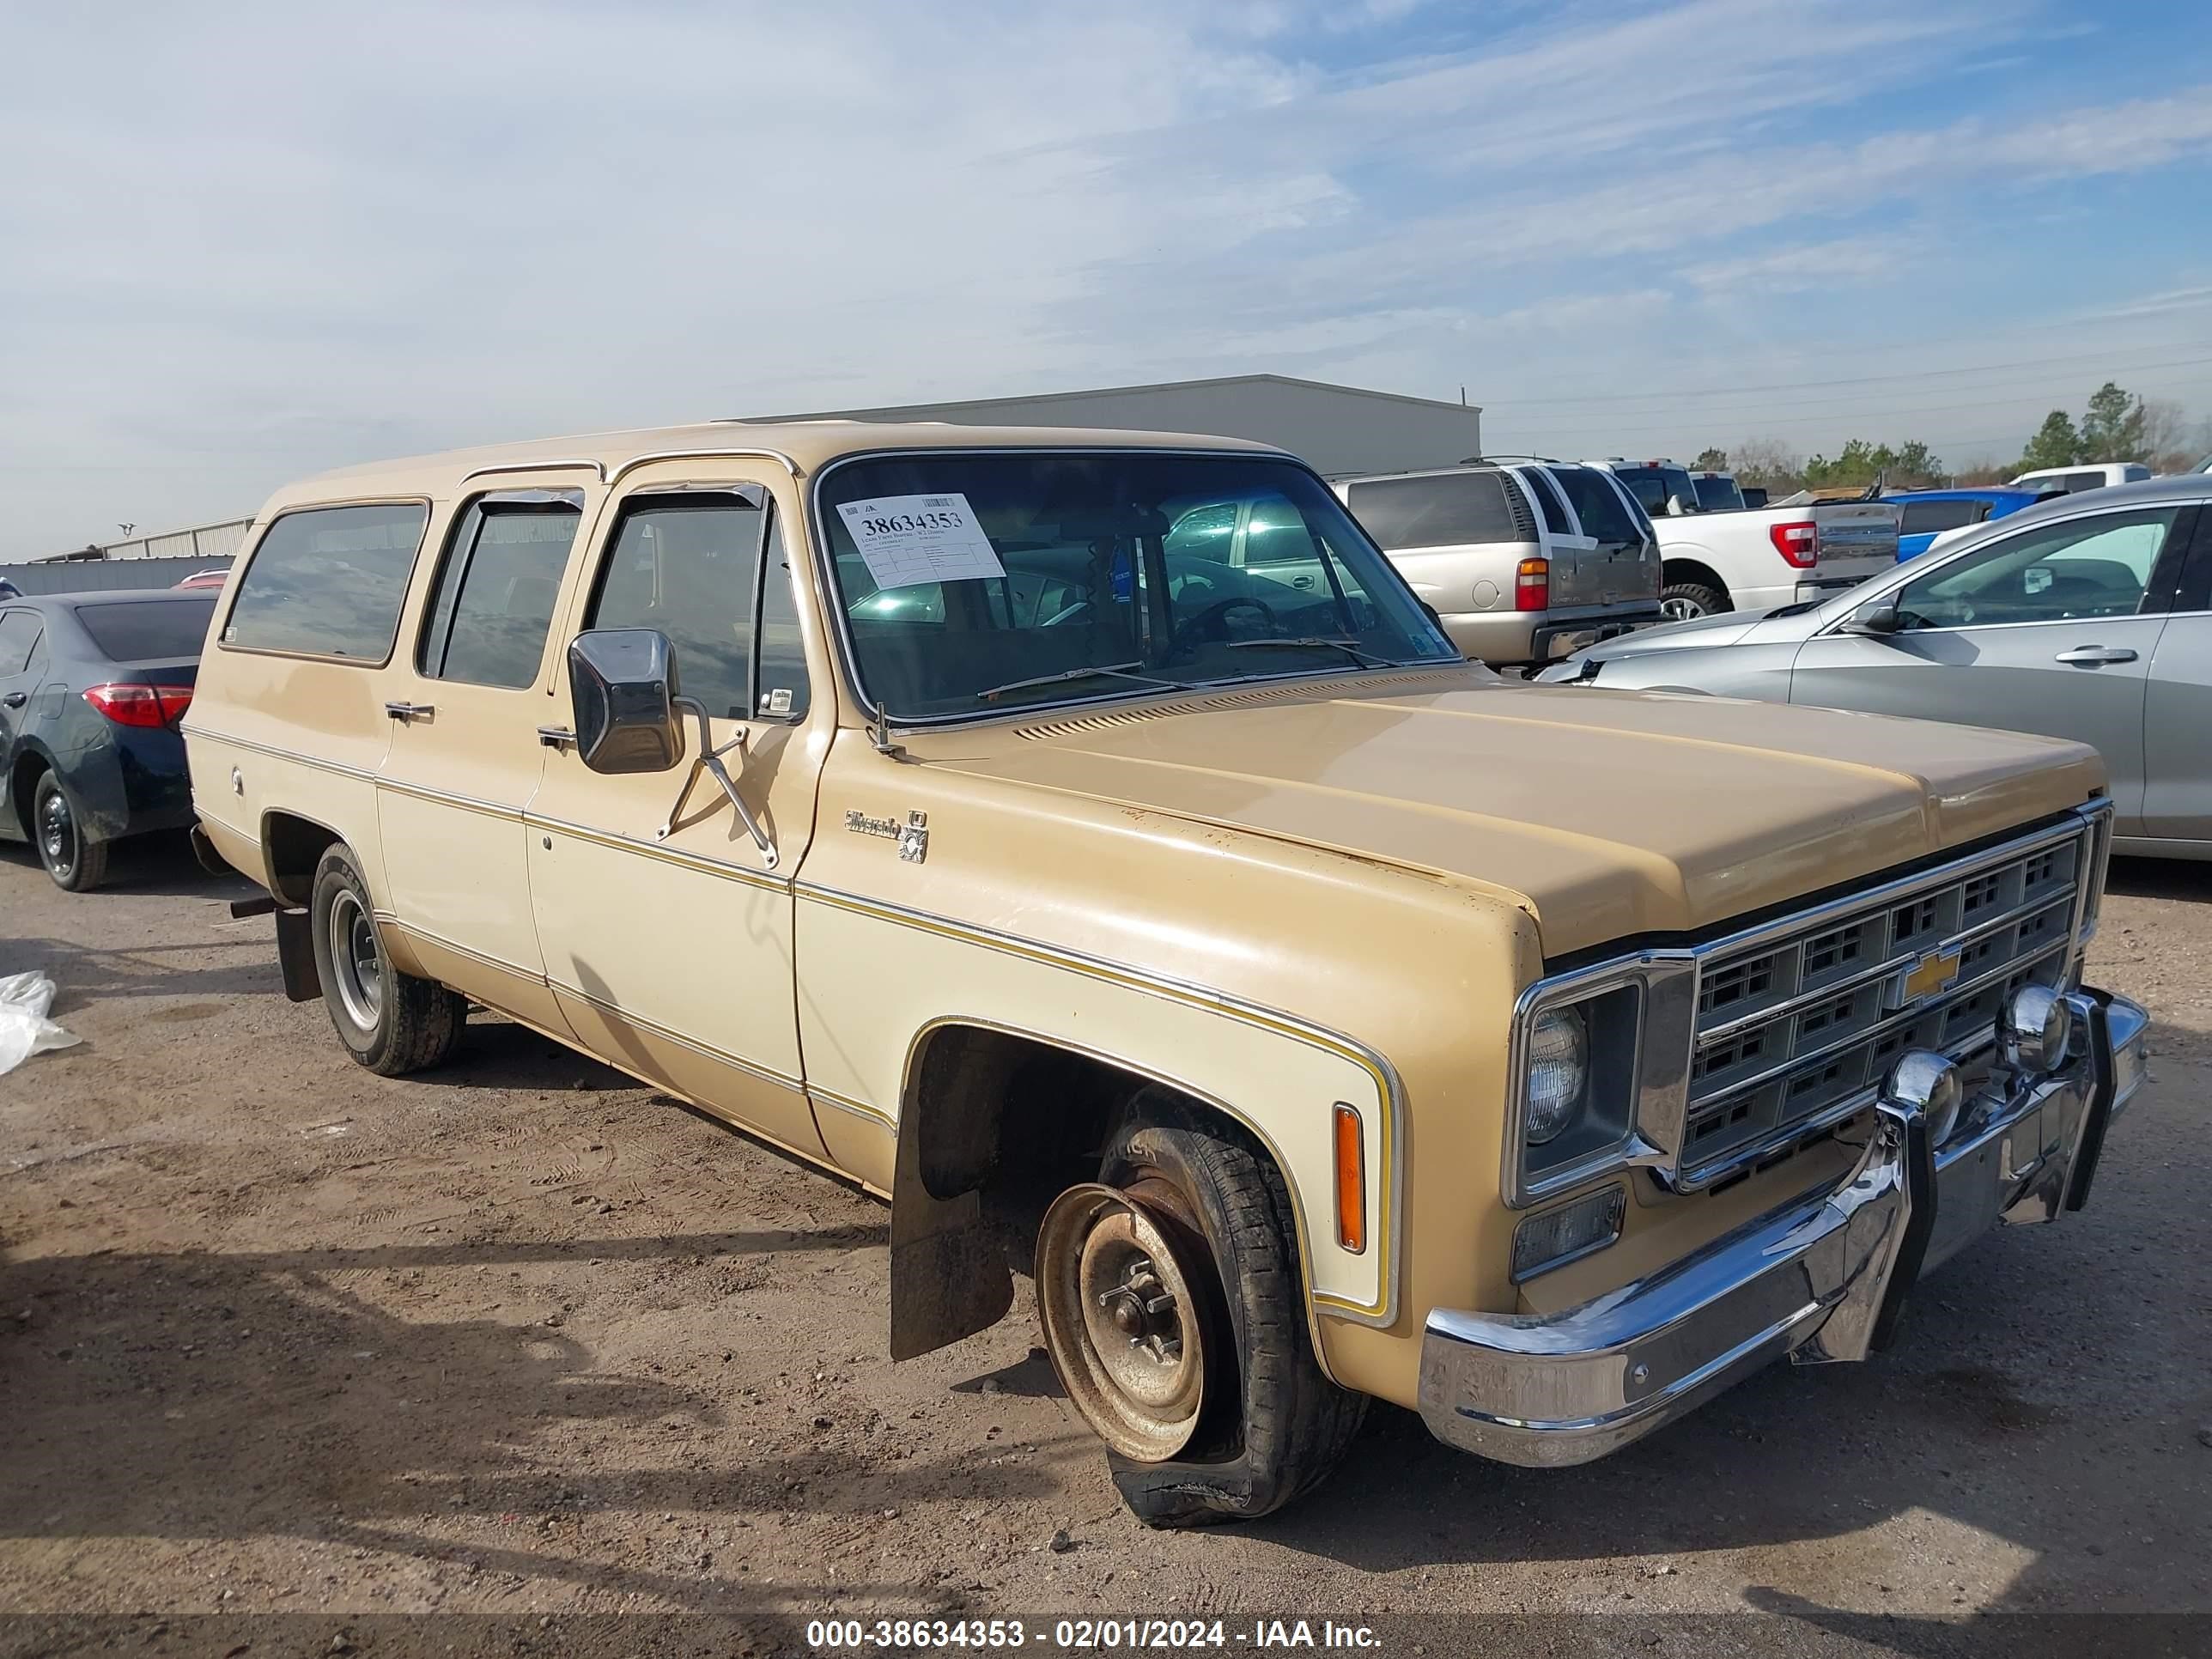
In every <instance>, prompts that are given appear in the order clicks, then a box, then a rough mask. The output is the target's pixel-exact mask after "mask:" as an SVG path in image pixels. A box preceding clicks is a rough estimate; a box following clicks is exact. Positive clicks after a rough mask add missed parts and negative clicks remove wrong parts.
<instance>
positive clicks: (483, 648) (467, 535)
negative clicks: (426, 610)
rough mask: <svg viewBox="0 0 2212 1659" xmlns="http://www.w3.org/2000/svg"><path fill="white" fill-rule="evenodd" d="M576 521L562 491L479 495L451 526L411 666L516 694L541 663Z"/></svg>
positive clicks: (574, 505) (576, 500)
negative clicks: (427, 614)
mask: <svg viewBox="0 0 2212 1659" xmlns="http://www.w3.org/2000/svg"><path fill="white" fill-rule="evenodd" d="M582 518H583V509H582V497H581V496H580V495H571V494H568V493H567V492H561V493H557V494H556V493H550V492H544V493H541V492H531V493H529V494H526V495H513V496H484V497H483V498H481V499H479V500H477V501H472V502H471V503H470V505H469V508H468V511H466V512H465V513H462V514H461V516H460V519H459V521H458V522H457V523H456V524H455V526H454V527H453V536H452V538H451V539H450V540H449V541H448V542H447V546H446V556H445V560H444V562H443V563H442V564H441V566H440V568H439V571H438V592H437V596H436V598H435V599H434V600H433V601H432V602H431V605H430V617H429V620H428V623H425V624H424V626H423V629H422V646H421V647H420V649H419V650H418V652H417V653H416V665H417V666H418V667H419V668H421V670H422V673H423V675H424V677H425V678H429V679H434V680H465V681H467V682H469V683H470V684H472V685H496V686H503V687H506V688H507V689H508V690H519V689H520V688H521V687H523V686H526V685H528V684H532V682H533V681H535V680H536V679H537V678H538V665H539V664H541V663H542V662H544V659H545V636H546V635H547V634H548V633H550V631H551V630H552V627H553V605H554V602H555V601H556V600H557V599H559V598H560V597H561V574H562V572H563V571H564V570H566V569H567V568H568V549H569V548H570V547H571V546H572V545H574V543H575V539H576V526H577V525H578V524H579V523H580V522H581V520H582Z"/></svg>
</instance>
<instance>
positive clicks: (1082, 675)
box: [975, 662, 1190, 702]
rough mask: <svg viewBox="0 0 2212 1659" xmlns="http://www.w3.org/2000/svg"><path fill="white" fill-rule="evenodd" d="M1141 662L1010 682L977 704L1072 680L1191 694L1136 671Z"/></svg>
mask: <svg viewBox="0 0 2212 1659" xmlns="http://www.w3.org/2000/svg"><path fill="white" fill-rule="evenodd" d="M1143 666H1144V664H1143V663H1141V662H1115V663H1100V664H1098V665H1096V666H1093V667H1085V668H1063V669H1061V670H1060V672H1058V673H1057V674H1039V675H1038V676H1036V678H1034V679H1027V680H1008V681H1007V682H1006V684H1004V685H994V686H993V687H991V688H990V690H987V691H978V692H977V693H976V694H975V700H976V701H977V702H989V701H990V700H991V699H992V698H994V697H996V696H1003V695H1005V694H1006V692H1009V691H1019V690H1024V688H1026V687H1029V686H1032V685H1060V684H1066V682H1067V681H1069V680H1087V679H1093V678H1097V679H1113V680H1134V681H1136V682H1137V684H1139V685H1157V686H1160V687H1163V688H1164V689H1165V690H1170V691H1188V690H1190V687H1189V686H1188V684H1185V683H1184V682H1183V681H1182V680H1164V679H1162V678H1160V677H1159V676H1158V675H1157V674H1139V673H1135V672H1133V670H1136V669H1139V668H1142V667H1143Z"/></svg>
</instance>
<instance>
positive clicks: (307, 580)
mask: <svg viewBox="0 0 2212 1659" xmlns="http://www.w3.org/2000/svg"><path fill="white" fill-rule="evenodd" d="M429 521H430V509H429V507H428V505H427V504H425V503H423V502H422V501H392V502H380V503H378V504H376V505H374V506H368V507H307V508H304V509H302V510H301V511H299V512H296V513H285V514H284V515H283V517H282V518H280V519H278V520H276V522H275V523H274V524H272V525H270V526H269V530H268V533H267V534H265V535H264V536H263V537H262V538H261V543H260V545H259V546H258V547H257V548H256V549H255V550H254V552H253V558H252V562H251V563H250V564H248V565H247V566H246V574H245V575H244V576H242V577H240V579H239V583H238V597H237V599H236V600H235V601H234V603H233V604H232V605H231V608H230V615H229V617H228V618H226V619H225V621H224V623H223V629H222V643H223V644H224V645H226V646H229V647H234V648H235V649H238V650H241V651H283V652H289V653H296V654H299V655H301V656H313V657H337V658H342V659H345V660H347V661H353V662H362V663H371V664H375V663H382V662H385V661H386V660H387V659H390V657H391V655H392V641H394V640H395V639H397V638H398V633H399V607H400V605H401V603H402V602H403V601H404V599H406V597H407V578H408V575H409V574H410V572H411V571H412V570H413V569H414V568H415V556H416V552H417V551H418V550H420V549H421V547H422V532H423V530H424V529H425V528H426V527H427V526H428V524H429Z"/></svg>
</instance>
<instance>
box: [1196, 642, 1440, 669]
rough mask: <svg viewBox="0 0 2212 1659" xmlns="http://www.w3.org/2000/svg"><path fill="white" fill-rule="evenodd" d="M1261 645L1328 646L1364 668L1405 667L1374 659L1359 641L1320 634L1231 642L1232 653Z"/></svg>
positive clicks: (1382, 659)
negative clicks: (1294, 637)
mask: <svg viewBox="0 0 2212 1659" xmlns="http://www.w3.org/2000/svg"><path fill="white" fill-rule="evenodd" d="M1261 645H1273V646H1284V645H1303V646H1328V647H1334V649H1336V650H1339V651H1341V652H1343V653H1344V654H1345V655H1346V656H1347V657H1349V658H1351V659H1352V661H1354V662H1356V663H1358V665H1360V666H1361V667H1362V668H1401V667H1403V666H1404V664H1402V663H1395V662H1393V661H1391V660H1390V659H1389V658H1388V657H1372V656H1370V655H1368V653H1366V652H1364V651H1362V650H1361V649H1360V648H1359V641H1357V640H1333V639H1325V638H1323V637H1322V635H1318V634H1315V635H1307V636H1305V637H1304V638H1301V639H1295V640H1231V641H1229V648H1230V649H1231V651H1246V650H1249V649H1251V648H1252V647H1255V646H1261Z"/></svg>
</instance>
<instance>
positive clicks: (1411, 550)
mask: <svg viewBox="0 0 2212 1659" xmlns="http://www.w3.org/2000/svg"><path fill="white" fill-rule="evenodd" d="M1334 489H1335V490H1336V493H1337V495H1339V496H1340V498H1341V499H1342V500H1343V501H1344V504H1345V505H1346V507H1350V508H1351V509H1352V516H1353V517H1355V518H1357V519H1358V520H1359V522H1360V523H1361V524H1362V525H1363V526H1365V528H1366V530H1367V533H1368V534H1369V535H1370V536H1372V537H1374V538H1375V540H1376V544H1378V545H1379V546H1380V547H1381V548H1382V549H1383V551H1384V552H1385V553H1387V554H1388V555H1389V556H1390V562H1392V563H1393V564H1395V565H1396V566H1397V567H1398V568H1399V571H1400V572H1401V574H1403V575H1404V576H1405V578H1406V580H1407V581H1408V582H1409V583H1411V584H1412V586H1413V592H1416V593H1417V594H1419V596H1420V597H1421V599H1422V600H1423V601H1424V602H1425V603H1426V604H1427V605H1429V607H1430V608H1431V610H1433V611H1435V612H1436V613H1437V619H1438V620H1439V621H1440V622H1441V623H1443V629H1444V632H1445V633H1447V634H1449V635H1450V636H1451V639H1452V642H1453V643H1454V644H1455V645H1456V646H1458V647H1459V648H1460V649H1461V650H1462V651H1463V652H1465V653H1467V654H1468V656H1470V657H1473V658H1475V659H1478V660H1480V661H1482V662H1486V663H1488V664H1490V665H1492V667H1498V668H1515V667H1524V666H1528V665H1541V664H1543V663H1548V662H1553V661H1556V660H1558V659H1559V658H1561V657H1564V656H1566V655H1568V654H1569V653H1571V652H1575V651H1579V650H1581V649H1582V648H1583V647H1584V646H1586V645H1590V644H1594V643H1595V642H1596V641H1599V640H1604V639H1611V638H1613V636H1614V635H1620V634H1626V633H1628V632H1630V631H1631V630H1632V629H1638V628H1642V627H1645V626H1648V625H1649V624H1650V623H1656V622H1657V621H1659V620H1660V616H1659V570H1660V562H1659V548H1658V540H1657V538H1656V536H1655V535H1654V534H1653V533H1652V531H1651V526H1650V521H1649V520H1647V519H1645V518H1644V515H1643V514H1642V513H1639V512H1638V510H1637V508H1636V503H1635V501H1634V500H1633V499H1632V497H1631V496H1630V495H1628V493H1627V492H1626V490H1625V489H1622V488H1621V487H1620V484H1619V483H1616V482H1615V481H1614V479H1613V477H1612V475H1611V474H1610V473H1608V472H1607V471H1605V470H1604V469H1603V468H1601V467H1589V466H1579V465H1576V464H1574V463H1573V462H1571V461H1567V462H1539V461H1516V462H1511V463H1503V462H1497V461H1472V462H1468V463H1465V464H1463V465H1459V466H1450V467H1440V468H1437V469H1435V470H1432V471H1425V472H1395V473H1384V474H1378V475H1376V476H1372V477H1360V478H1342V479H1339V480H1337V481H1336V483H1335V484H1334Z"/></svg>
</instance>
